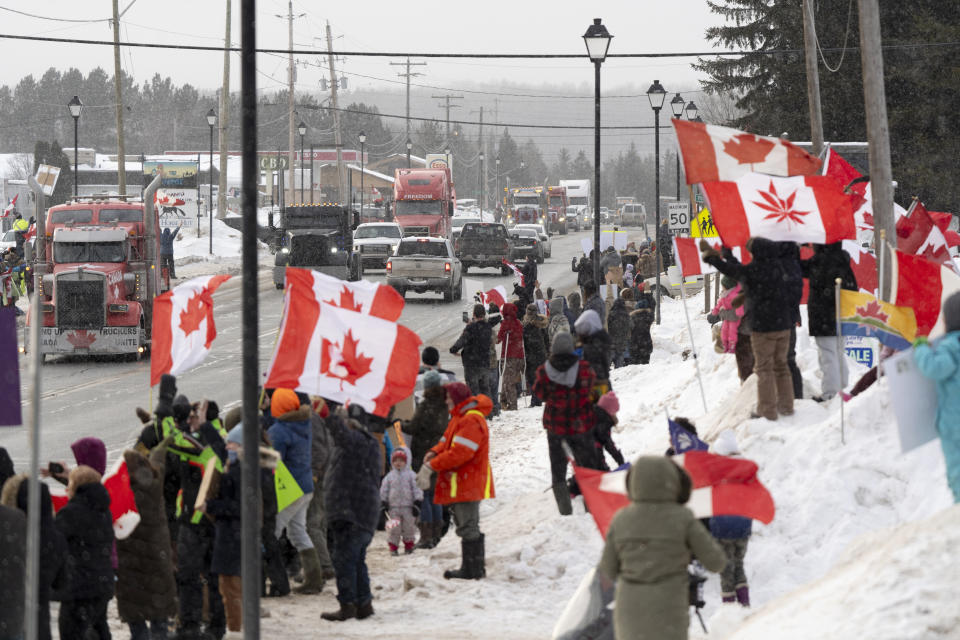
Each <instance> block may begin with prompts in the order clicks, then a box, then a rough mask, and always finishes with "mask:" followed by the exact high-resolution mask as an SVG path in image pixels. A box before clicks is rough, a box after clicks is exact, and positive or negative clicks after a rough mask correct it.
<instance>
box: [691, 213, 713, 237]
mask: <svg viewBox="0 0 960 640" xmlns="http://www.w3.org/2000/svg"><path fill="white" fill-rule="evenodd" d="M690 237H692V238H719V237H720V234H719V233H717V227H716V226H715V225H714V224H713V216H711V215H710V211H709V210H708V209H707V208H706V207H704V208H703V209H700V213H698V214H697V217H696V218H694V219H693V221H692V222H691V224H690Z"/></svg>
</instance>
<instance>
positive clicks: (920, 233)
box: [896, 199, 957, 271]
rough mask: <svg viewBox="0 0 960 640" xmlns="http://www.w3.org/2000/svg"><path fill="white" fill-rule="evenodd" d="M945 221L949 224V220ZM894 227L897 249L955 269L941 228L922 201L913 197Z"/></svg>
mask: <svg viewBox="0 0 960 640" xmlns="http://www.w3.org/2000/svg"><path fill="white" fill-rule="evenodd" d="M941 215H943V214H941ZM946 215H948V216H949V214H946ZM947 223H948V224H949V220H947ZM896 229H897V249H899V250H900V251H903V252H904V253H912V254H914V255H918V256H923V257H924V258H927V259H928V260H931V261H933V262H936V263H937V264H943V265H946V266H948V267H950V268H951V269H953V270H954V271H956V270H957V267H956V265H955V264H954V263H953V258H952V257H951V256H950V248H949V246H948V244H947V239H946V237H945V236H944V235H943V230H942V229H941V228H940V226H939V225H938V224H937V221H935V220H934V218H933V216H932V215H931V214H930V212H928V211H927V209H926V207H924V206H923V203H922V202H920V201H919V200H917V199H914V201H913V204H911V205H910V208H909V209H908V210H907V214H906V215H905V216H903V217H900V218H898V219H897V227H896Z"/></svg>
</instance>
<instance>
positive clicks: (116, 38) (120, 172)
mask: <svg viewBox="0 0 960 640" xmlns="http://www.w3.org/2000/svg"><path fill="white" fill-rule="evenodd" d="M119 4H120V0H113V100H114V102H115V103H116V107H117V190H118V191H119V192H120V195H121V196H125V195H127V163H126V160H127V158H126V155H124V149H123V93H122V91H121V88H120V6H119ZM127 8H128V9H129V8H130V7H127Z"/></svg>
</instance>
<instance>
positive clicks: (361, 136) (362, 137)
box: [357, 131, 367, 144]
mask: <svg viewBox="0 0 960 640" xmlns="http://www.w3.org/2000/svg"><path fill="white" fill-rule="evenodd" d="M357 140H359V141H360V144H363V143H364V142H366V141H367V134H365V133H364V132H363V131H361V132H360V134H359V135H358V136H357Z"/></svg>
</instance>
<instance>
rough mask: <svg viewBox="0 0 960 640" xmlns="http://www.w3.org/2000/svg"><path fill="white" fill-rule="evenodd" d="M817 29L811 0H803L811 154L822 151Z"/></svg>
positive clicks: (804, 51) (818, 154) (804, 52)
mask: <svg viewBox="0 0 960 640" xmlns="http://www.w3.org/2000/svg"><path fill="white" fill-rule="evenodd" d="M816 38H817V29H816V23H815V22H814V17H813V0H803V54H804V58H805V59H806V63H807V103H808V105H809V108H810V144H811V147H812V148H811V150H812V151H813V155H815V156H818V157H819V156H820V154H821V153H823V115H822V114H821V112H820V72H819V71H818V70H817V40H816Z"/></svg>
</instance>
